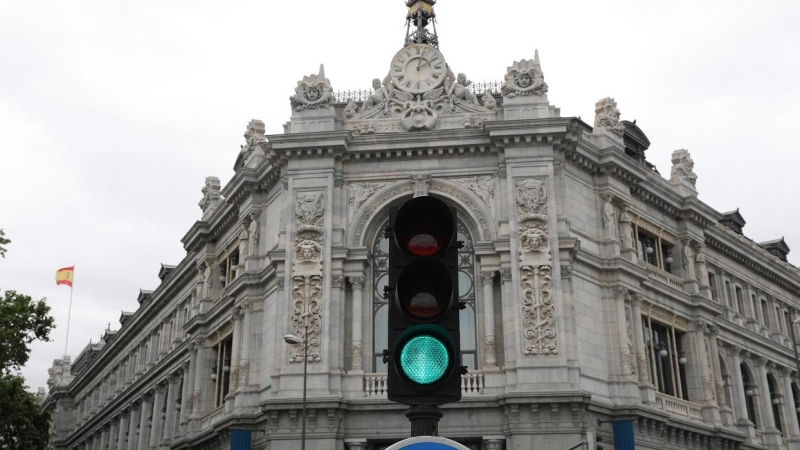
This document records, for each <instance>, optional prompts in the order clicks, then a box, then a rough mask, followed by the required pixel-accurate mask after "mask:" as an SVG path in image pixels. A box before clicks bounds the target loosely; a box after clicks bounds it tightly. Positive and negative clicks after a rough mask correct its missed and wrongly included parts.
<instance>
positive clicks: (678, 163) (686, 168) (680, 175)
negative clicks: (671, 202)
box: [669, 150, 697, 186]
mask: <svg viewBox="0 0 800 450" xmlns="http://www.w3.org/2000/svg"><path fill="white" fill-rule="evenodd" d="M669 181H670V183H672V184H681V183H682V182H686V183H689V184H691V185H692V186H695V185H696V184H697V175H696V174H695V173H694V160H692V156H691V155H690V154H689V151H688V150H675V151H674V152H672V169H671V170H670V176H669Z"/></svg>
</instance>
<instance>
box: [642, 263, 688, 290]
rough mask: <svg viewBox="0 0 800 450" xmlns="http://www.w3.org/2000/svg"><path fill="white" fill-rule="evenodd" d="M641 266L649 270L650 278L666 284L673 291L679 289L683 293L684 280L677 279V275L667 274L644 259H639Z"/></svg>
mask: <svg viewBox="0 0 800 450" xmlns="http://www.w3.org/2000/svg"><path fill="white" fill-rule="evenodd" d="M637 261H638V263H639V266H640V267H643V268H644V269H645V270H647V274H648V275H650V278H652V279H655V280H656V281H659V282H660V283H662V284H665V285H667V286H669V287H671V288H673V289H677V290H679V291H683V280H681V279H680V278H678V277H676V276H675V275H673V274H671V273H669V272H667V271H666V270H662V269H660V268H658V267H656V266H654V265H652V264H650V263H649V262H647V261H645V260H643V259H637Z"/></svg>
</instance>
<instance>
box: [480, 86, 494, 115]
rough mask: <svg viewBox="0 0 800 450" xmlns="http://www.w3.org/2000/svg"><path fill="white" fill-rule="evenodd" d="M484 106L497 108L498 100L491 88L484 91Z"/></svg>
mask: <svg viewBox="0 0 800 450" xmlns="http://www.w3.org/2000/svg"><path fill="white" fill-rule="evenodd" d="M483 107H484V108H486V109H488V110H489V111H494V110H496V109H497V100H495V99H494V95H493V94H492V90H491V89H486V91H484V92H483Z"/></svg>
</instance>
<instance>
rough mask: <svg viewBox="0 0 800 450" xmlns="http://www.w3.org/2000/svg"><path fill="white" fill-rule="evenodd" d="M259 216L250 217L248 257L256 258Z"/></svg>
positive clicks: (259, 229) (259, 230) (254, 214)
mask: <svg viewBox="0 0 800 450" xmlns="http://www.w3.org/2000/svg"><path fill="white" fill-rule="evenodd" d="M258 221H259V214H258V213H253V214H251V215H250V225H249V227H248V232H249V234H250V242H249V247H250V251H249V255H250V256H258V241H259V239H260V236H259V233H260V232H261V226H260V225H259V222H258Z"/></svg>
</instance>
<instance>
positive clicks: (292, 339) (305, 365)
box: [283, 322, 308, 450]
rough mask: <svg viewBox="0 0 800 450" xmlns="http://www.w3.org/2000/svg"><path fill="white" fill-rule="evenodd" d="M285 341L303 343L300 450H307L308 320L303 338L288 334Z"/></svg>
mask: <svg viewBox="0 0 800 450" xmlns="http://www.w3.org/2000/svg"><path fill="white" fill-rule="evenodd" d="M283 340H284V342H286V343H287V344H289V345H300V344H303V425H302V431H301V433H302V434H301V438H300V450H306V382H307V381H308V322H306V326H305V332H304V333H303V339H300V338H299V337H297V336H295V335H293V334H287V335H286V336H284V337H283Z"/></svg>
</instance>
